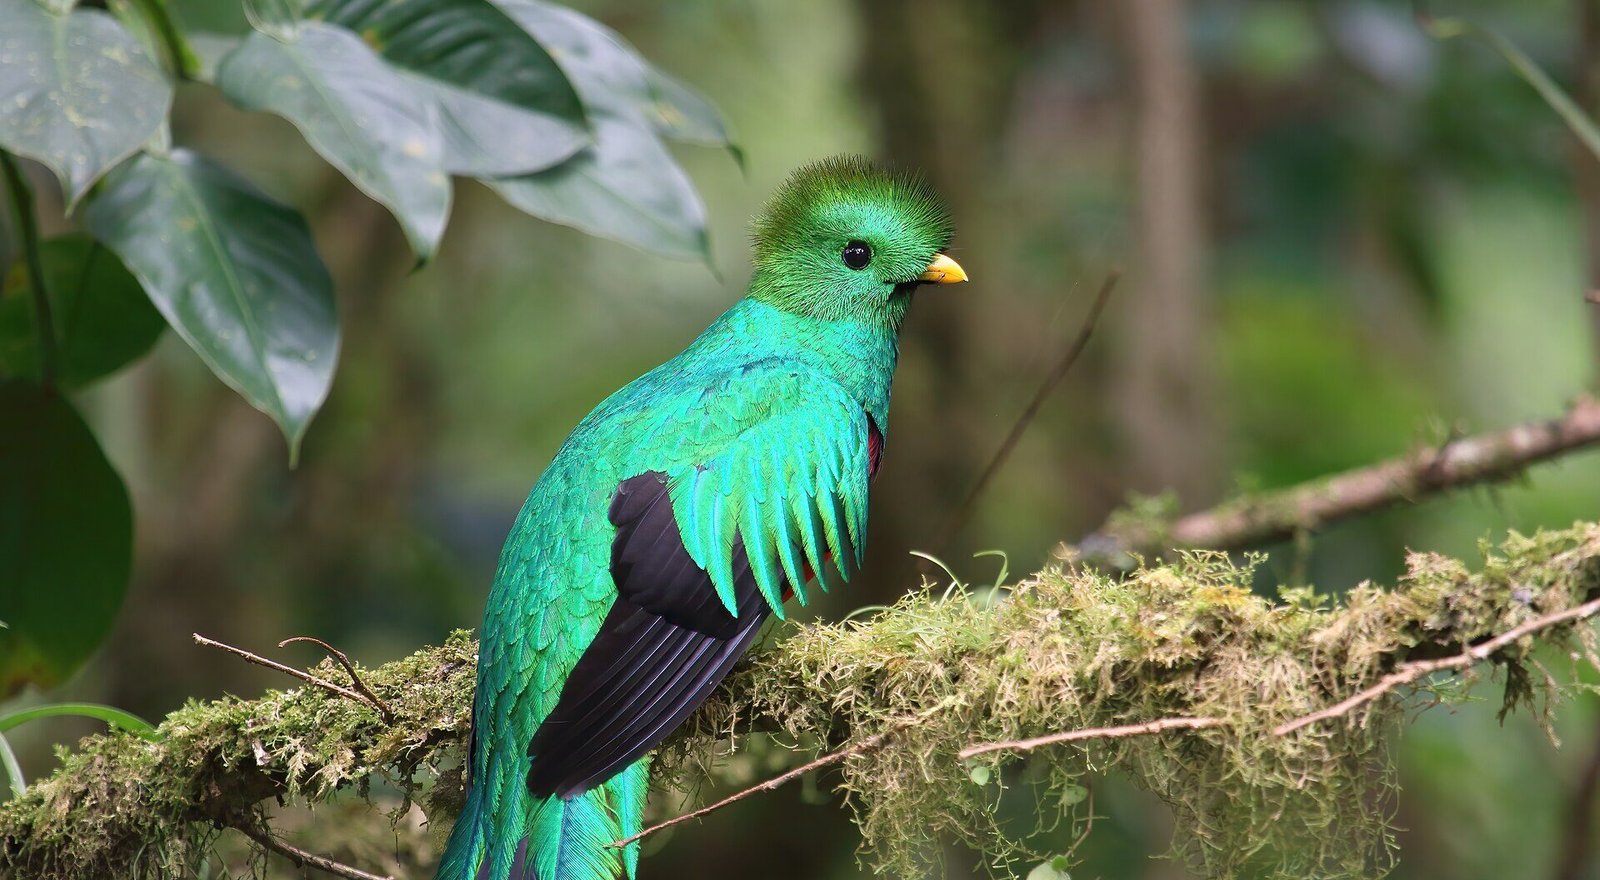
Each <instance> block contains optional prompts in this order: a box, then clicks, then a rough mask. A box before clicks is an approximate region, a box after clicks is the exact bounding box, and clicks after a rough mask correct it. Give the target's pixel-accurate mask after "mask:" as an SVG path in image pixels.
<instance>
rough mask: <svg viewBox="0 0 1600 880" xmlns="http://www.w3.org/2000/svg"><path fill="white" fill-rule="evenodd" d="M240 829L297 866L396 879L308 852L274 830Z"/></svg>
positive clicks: (364, 878) (367, 879) (354, 878)
mask: <svg viewBox="0 0 1600 880" xmlns="http://www.w3.org/2000/svg"><path fill="white" fill-rule="evenodd" d="M239 831H240V832H241V833H243V834H244V836H246V837H248V838H250V839H251V840H253V841H255V842H256V843H259V844H261V845H262V846H263V847H266V848H267V849H269V850H272V851H273V852H275V853H277V854H278V855H281V856H283V857H285V858H287V859H288V860H289V861H291V862H294V864H295V867H297V868H301V867H305V866H306V865H310V866H311V867H313V868H316V869H317V870H319V871H326V872H327V873H329V874H332V875H334V876H336V877H347V878H349V880H394V878H393V877H389V876H386V875H382V874H371V873H368V872H366V871H363V870H361V869H360V868H356V867H352V866H350V865H346V864H345V863H344V862H338V861H334V860H333V859H330V858H328V857H327V856H319V855H317V854H316V853H314V852H306V851H305V850H303V849H301V848H300V847H298V846H295V845H294V844H291V843H289V842H288V841H285V840H282V839H280V838H277V837H273V836H272V832H270V831H267V830H264V829H261V828H251V827H249V826H241V827H240V828H239Z"/></svg>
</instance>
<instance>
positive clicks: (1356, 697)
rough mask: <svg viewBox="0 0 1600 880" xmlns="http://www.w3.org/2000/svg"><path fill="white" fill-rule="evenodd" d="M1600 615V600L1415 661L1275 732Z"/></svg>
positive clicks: (1333, 714)
mask: <svg viewBox="0 0 1600 880" xmlns="http://www.w3.org/2000/svg"><path fill="white" fill-rule="evenodd" d="M1596 614H1600V599H1595V600H1593V601H1590V602H1585V603H1583V604H1582V605H1579V606H1577V607H1576V608H1568V609H1566V610H1565V611H1561V612H1559V613H1556V614H1546V615H1544V616H1542V617H1536V618H1534V619H1533V620H1530V621H1528V622H1526V623H1523V624H1520V625H1518V626H1515V627H1512V628H1511V629H1509V630H1506V631H1505V632H1503V633H1501V634H1500V635H1497V636H1495V637H1494V638H1492V639H1488V640H1487V641H1484V642H1482V643H1480V644H1477V645H1473V646H1472V647H1470V648H1468V649H1467V650H1465V651H1462V652H1461V653H1460V654H1456V655H1455V656H1453V657H1439V658H1435V659H1431V660H1412V661H1410V662H1408V663H1404V664H1402V665H1401V666H1400V668H1399V669H1396V670H1395V671H1393V672H1391V673H1389V674H1388V675H1385V676H1384V677H1383V678H1381V679H1379V680H1378V683H1377V684H1374V685H1373V686H1371V687H1369V688H1364V689H1362V690H1360V691H1357V692H1356V693H1353V694H1351V695H1350V696H1348V697H1345V698H1344V699H1342V700H1340V701H1339V702H1337V703H1334V704H1333V705H1332V706H1329V707H1327V708H1325V709H1319V710H1317V711H1315V712H1312V713H1310V714H1309V715H1302V716H1300V717H1299V718H1296V719H1294V720H1293V721H1286V722H1284V723H1283V724H1280V725H1278V726H1277V727H1274V728H1273V729H1272V735H1273V736H1288V735H1289V734H1291V733H1293V732H1295V731H1296V730H1299V729H1301V728H1303V727H1309V726H1311V725H1313V724H1316V723H1317V722H1319V721H1328V720H1330V719H1333V718H1339V717H1342V716H1345V715H1349V714H1350V713H1351V712H1352V711H1354V710H1355V709H1357V708H1359V707H1361V706H1364V705H1366V704H1367V703H1370V702H1372V701H1373V700H1376V699H1378V698H1379V697H1381V696H1383V695H1384V694H1387V693H1389V692H1390V691H1392V690H1394V689H1395V688H1397V687H1401V686H1402V685H1408V684H1412V683H1414V682H1416V681H1417V680H1419V679H1421V678H1423V677H1424V676H1428V675H1432V674H1433V673H1435V672H1443V671H1445V670H1448V669H1466V668H1467V667H1469V666H1471V665H1473V664H1475V663H1478V662H1480V661H1483V660H1487V659H1489V657H1490V656H1491V655H1493V654H1494V652H1496V651H1498V650H1500V649H1501V648H1504V647H1505V646H1507V645H1509V644H1511V643H1513V642H1515V641H1517V640H1518V639H1521V638H1524V637H1526V636H1529V635H1531V634H1533V633H1536V632H1539V631H1541V630H1546V629H1549V628H1550V627H1552V626H1558V625H1560V624H1563V623H1571V622H1573V621H1576V620H1585V619H1587V618H1590V617H1593V616H1595V615H1596Z"/></svg>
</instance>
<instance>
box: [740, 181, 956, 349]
mask: <svg viewBox="0 0 1600 880" xmlns="http://www.w3.org/2000/svg"><path fill="white" fill-rule="evenodd" d="M952 232H953V229H952V227H951V223H950V214H949V212H948V211H947V210H945V207H944V205H943V204H941V203H940V201H939V199H938V197H937V196H935V195H934V194H933V191H932V190H931V189H930V188H929V187H928V185H927V183H926V182H924V181H923V180H922V178H920V177H918V176H914V175H899V174H889V173H886V172H884V171H881V170H879V169H877V168H875V167H874V166H873V165H872V164H871V163H870V162H868V161H867V160H866V159H863V158H861V157H859V156H838V157H834V158H832V159H824V160H822V161H820V162H814V163H812V164H810V165H807V166H805V167H803V168H801V169H799V170H798V171H796V172H795V173H794V174H793V175H792V176H791V177H790V178H789V180H788V181H787V182H785V183H784V185H783V186H782V187H780V188H779V189H778V191H777V193H776V194H774V195H773V197H772V200H771V201H769V202H768V203H767V206H766V209H765V210H764V211H762V213H761V216H760V217H759V218H758V219H757V220H756V223H755V231H754V239H755V267H756V271H755V276H754V277H753V278H751V281H750V295H751V296H752V297H754V298H756V299H758V300H761V301H763V302H767V303H770V304H771V305H774V306H777V307H778V308H781V309H784V310H786V311H790V312H797V313H800V314H804V315H810V316H813V317H817V318H822V319H824V320H854V321H860V322H863V323H867V324H871V325H875V326H883V327H886V328H888V329H891V330H896V329H898V328H899V326H900V322H901V320H902V319H903V318H904V315H905V309H906V305H907V303H908V302H909V301H910V298H911V292H912V290H913V289H914V288H915V287H916V286H917V285H920V284H954V283H958V282H962V281H966V280H967V273H966V272H964V271H963V270H962V268H961V267H960V266H959V265H957V264H956V261H955V260H952V259H950V258H949V257H947V256H945V255H944V253H943V251H944V249H945V248H946V247H947V246H948V245H949V243H950V236H951V234H952Z"/></svg>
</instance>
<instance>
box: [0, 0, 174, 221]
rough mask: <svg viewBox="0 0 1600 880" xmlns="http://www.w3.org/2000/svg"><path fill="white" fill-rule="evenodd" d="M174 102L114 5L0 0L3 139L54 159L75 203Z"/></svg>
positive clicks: (1, 143) (50, 162) (0, 142)
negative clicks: (62, 10)
mask: <svg viewBox="0 0 1600 880" xmlns="http://www.w3.org/2000/svg"><path fill="white" fill-rule="evenodd" d="M171 102H172V85H171V83H169V82H168V81H167V78H166V76H165V75H164V74H162V72H161V69H160V68H159V67H158V66H157V65H156V64H155V62H153V61H151V60H150V57H149V56H148V55H146V54H145V51H144V47H143V46H141V45H140V44H139V41H138V40H137V39H135V38H134V37H133V35H132V34H129V33H128V32H127V31H125V30H123V28H122V25H120V24H118V23H117V21H116V19H114V18H112V17H111V16H110V15H107V14H106V13H104V12H102V11H99V10H95V9H78V10H75V11H73V12H72V13H71V14H61V15H58V14H55V13H52V12H49V11H47V10H46V9H45V8H44V7H42V6H40V5H39V4H38V3H36V2H34V0H0V147H4V148H5V149H7V150H10V151H12V152H14V153H19V154H21V155H24V156H27V157H29V158H31V159H36V160H38V161H40V162H42V163H44V164H45V165H46V166H48V167H49V168H50V169H51V170H52V171H54V172H55V173H56V176H57V177H59V178H60V179H61V186H62V188H63V189H64V190H65V191H66V194H67V201H68V203H69V204H70V203H75V202H76V201H77V200H78V198H79V197H80V196H82V195H83V193H84V192H85V191H86V190H88V188H89V185H90V184H92V183H94V181H95V180H96V179H97V178H99V177H100V175H101V174H103V173H105V171H106V170H107V169H109V168H111V166H113V165H115V164H117V163H118V162H120V161H122V160H123V159H125V158H127V157H128V156H130V155H132V154H133V152H134V151H135V150H137V149H139V147H140V145H141V144H143V143H144V142H145V141H147V140H149V138H150V136H151V135H153V134H155V132H156V128H157V127H158V126H159V125H160V124H161V123H162V121H163V120H165V119H166V116H167V108H168V107H169V106H170V104H171Z"/></svg>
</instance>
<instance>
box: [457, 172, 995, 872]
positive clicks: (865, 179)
mask: <svg viewBox="0 0 1600 880" xmlns="http://www.w3.org/2000/svg"><path fill="white" fill-rule="evenodd" d="M949 235H950V231H949V223H948V220H947V219H945V215H944V212H943V209H942V208H940V207H939V205H938V203H937V202H936V201H935V200H934V199H933V198H932V196H931V195H930V194H929V193H928V191H927V189H926V187H924V186H923V185H922V184H921V183H920V182H918V181H916V180H915V179H910V178H903V177H893V176H889V175H885V174H882V173H880V172H878V171H876V170H874V169H872V168H871V167H870V166H869V165H867V164H866V163H865V162H864V161H862V160H857V159H835V160H828V161H825V162H822V163H817V164H816V165H812V166H808V167H807V168H805V169H802V170H801V171H800V172H798V173H797V174H796V175H795V177H793V178H792V179H791V180H790V182H789V183H788V184H786V185H785V187H784V188H783V189H782V190H780V191H779V193H778V194H777V195H776V196H775V198H774V200H773V202H772V203H771V204H770V205H769V207H768V209H767V212H766V213H765V215H764V216H763V218H762V219H761V220H760V221H759V222H758V223H757V226H756V248H755V250H756V272H755V275H754V277H753V279H752V281H751V288H750V294H749V296H747V297H746V298H744V299H742V300H740V301H739V302H738V303H736V304H735V305H734V306H733V307H732V308H730V309H729V310H728V311H727V312H726V313H724V314H723V315H722V316H721V317H720V318H718V319H717V321H716V322H714V323H713V324H712V325H711V326H710V327H709V328H708V329H707V330H706V331H705V332H704V333H702V334H701V335H700V337H699V338H698V339H696V340H695V341H694V342H693V343H692V344H691V345H690V346H689V347H688V348H687V349H685V350H684V351H683V352H682V353H681V354H679V355H678V356H677V357H674V358H673V359H671V360H669V361H667V362H666V363H664V364H662V365H661V366H659V367H657V368H656V369H654V370H651V371H650V372H649V373H646V374H645V375H644V376H642V377H640V378H639V379H637V380H635V381H634V382H632V383H630V384H629V385H628V386H626V387H624V388H623V389H622V390H620V391H618V392H616V393H615V394H613V395H612V396H611V397H609V398H608V399H606V400H605V401H604V402H603V403H601V404H600V405H599V406H598V407H597V408H596V409H595V410H594V411H593V412H592V413H590V414H589V416H588V417H586V418H585V419H584V420H583V421H582V422H581V423H580V424H579V425H578V426H577V428H576V429H574V431H573V432H572V434H571V435H570V436H569V437H568V438H567V441H566V443H565V444H564V445H563V446H562V448H561V450H560V451H559V452H558V453H557V455H556V457H555V459H554V460H553V461H552V462H551V463H550V465H549V467H548V468H547V469H546V471H545V473H544V475H543V476H542V477H541V478H540V479H539V481H538V483H537V484H536V485H535V486H534V488H533V491H532V492H531V493H530V495H529V496H528V500H527V502H526V503H525V504H524V505H523V508H522V511H521V512H520V514H519V515H518V516H517V519H516V521H515V523H514V525H513V526H512V529H511V533H510V536H509V537H508V538H507V540H506V544H505V548H504V550H503V551H502V554H501V558H500V565H499V569H498V571H497V573H496V575H495V582H494V587H493V589H492V591H491V593H490V596H489V600H488V605H487V608H486V610H485V613H484V621H483V628H482V630H481V632H480V647H479V668H478V692H477V697H476V701H475V706H474V748H473V752H472V759H471V768H470V769H471V779H470V787H469V791H468V796H467V801H466V805H465V808H464V809H463V812H462V816H461V818H460V820H458V822H457V824H456V827H455V829H454V832H453V833H452V835H451V837H450V841H449V844H448V846H447V848H446V852H445V855H444V859H443V862H442V864H441V866H440V869H439V874H438V876H439V877H440V878H441V880H469V878H472V880H504V878H508V877H511V878H514V880H531V878H538V880H617V878H621V877H628V878H632V877H634V875H635V871H636V867H637V860H638V846H637V844H633V845H630V846H628V847H625V848H615V847H610V846H608V845H607V844H609V843H611V842H613V841H616V840H619V839H621V838H624V837H627V836H629V835H631V834H633V833H635V832H637V831H638V830H639V829H640V823H641V817H642V814H643V809H644V802H645V796H646V788H647V778H646V777H647V764H648V758H644V757H640V755H642V754H644V752H645V750H647V749H649V748H652V747H654V745H655V744H657V743H658V742H659V741H660V740H661V739H662V738H663V737H665V735H666V734H667V733H670V731H671V729H672V728H673V727H675V726H676V725H677V723H679V722H681V720H682V717H683V716H684V715H686V714H687V712H688V711H691V710H692V709H693V708H694V706H695V705H697V704H698V702H699V701H700V700H703V699H704V696H705V694H706V693H708V692H709V689H710V688H711V687H713V686H714V685H715V684H716V682H717V681H719V680H720V679H721V677H722V675H723V674H724V673H725V672H726V669H727V666H728V665H730V664H731V663H732V660H733V659H735V658H736V657H737V656H738V654H739V653H741V652H742V651H743V650H744V648H745V647H746V646H747V645H748V643H749V640H750V639H751V638H753V637H754V634H755V631H756V630H757V629H758V628H759V626H760V623H761V621H762V620H763V619H764V618H765V616H766V615H767V614H768V613H772V614H776V615H778V616H779V617H782V615H783V604H784V600H785V599H786V598H787V596H788V594H789V593H790V592H792V593H793V594H794V595H795V596H796V597H798V598H799V599H800V601H801V602H805V601H806V600H807V598H808V597H807V595H806V592H805V587H806V583H807V581H809V580H811V579H812V575H813V573H817V572H827V571H829V570H830V568H831V569H832V570H833V571H834V572H836V574H837V575H838V576H839V577H840V578H843V577H848V575H849V573H850V572H851V571H853V570H854V569H855V568H857V567H859V565H860V562H861V556H862V553H863V552H864V550H865V545H866V523H867V496H868V484H869V477H870V474H871V472H872V471H873V470H874V469H875V468H876V463H877V458H876V457H877V455H878V454H879V453H880V452H881V450H882V439H883V436H884V435H883V431H884V430H885V429H886V428H887V426H888V423H889V419H888V415H889V390H890V381H891V379H892V376H893V373H894V367H895V361H896V354H897V348H898V335H899V329H900V324H901V321H902V320H903V318H904V314H905V309H906V307H907V305H908V304H909V302H910V299H911V297H912V290H913V288H914V287H915V286H916V285H917V284H919V283H926V282H931V281H946V282H948V281H954V280H965V275H964V274H963V273H961V270H960V267H959V266H956V265H955V263H954V262H953V261H950V260H949V258H947V257H943V256H942V255H941V254H939V253H938V251H939V250H940V249H941V248H942V247H944V245H945V244H946V243H947V241H948V238H949ZM856 246H860V247H861V248H863V249H865V251H866V252H867V253H868V254H869V256H868V257H867V263H866V264H865V265H864V266H861V267H856V266H852V265H850V264H849V263H848V262H846V261H847V260H848V261H850V262H860V261H861V258H862V251H859V250H858V251H851V250H850V248H852V247H856ZM958 276H959V277H958ZM821 582H822V583H824V584H825V583H826V578H825V577H824V578H823V579H822V581H821Z"/></svg>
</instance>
